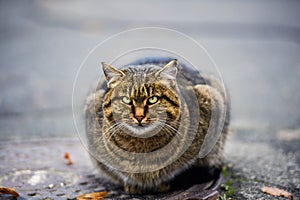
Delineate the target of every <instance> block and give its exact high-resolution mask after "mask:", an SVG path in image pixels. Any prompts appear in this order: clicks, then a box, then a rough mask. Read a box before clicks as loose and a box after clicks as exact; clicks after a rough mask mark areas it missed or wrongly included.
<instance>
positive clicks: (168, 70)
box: [155, 59, 178, 79]
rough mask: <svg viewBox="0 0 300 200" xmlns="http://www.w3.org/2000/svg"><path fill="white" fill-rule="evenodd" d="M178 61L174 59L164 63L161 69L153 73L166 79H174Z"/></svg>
mask: <svg viewBox="0 0 300 200" xmlns="http://www.w3.org/2000/svg"><path fill="white" fill-rule="evenodd" d="M177 66H178V61H177V59H174V60H172V61H170V62H169V63H168V64H166V65H165V66H164V67H163V68H162V69H161V70H159V71H158V72H156V73H155V75H156V76H160V77H165V78H167V79H176V75H177Z"/></svg>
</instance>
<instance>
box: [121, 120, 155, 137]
mask: <svg viewBox="0 0 300 200" xmlns="http://www.w3.org/2000/svg"><path fill="white" fill-rule="evenodd" d="M125 128H126V129H127V130H128V134H129V135H133V136H135V137H151V136H153V135H155V134H157V133H158V132H159V126H158V124H156V123H155V122H153V123H151V124H144V123H138V124H137V123H135V124H125Z"/></svg>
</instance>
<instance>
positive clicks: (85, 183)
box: [79, 181, 88, 185]
mask: <svg viewBox="0 0 300 200" xmlns="http://www.w3.org/2000/svg"><path fill="white" fill-rule="evenodd" d="M87 184H88V182H86V181H85V182H80V183H79V185H87Z"/></svg>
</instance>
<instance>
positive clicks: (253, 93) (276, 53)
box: [0, 0, 300, 141]
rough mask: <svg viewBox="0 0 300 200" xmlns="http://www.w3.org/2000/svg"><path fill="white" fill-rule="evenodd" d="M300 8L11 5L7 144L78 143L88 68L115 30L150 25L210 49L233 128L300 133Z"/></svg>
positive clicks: (5, 81) (6, 32) (6, 31)
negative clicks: (81, 82)
mask: <svg viewBox="0 0 300 200" xmlns="http://www.w3.org/2000/svg"><path fill="white" fill-rule="evenodd" d="M299 11H300V2H299V1H279V0H278V1H276V0H274V1H261V0H259V1H258V0H257V1H227V2H219V1H214V0H213V1H206V2H200V1H196V0H193V1H189V2H188V3H187V2H186V1H171V0H166V1H158V0H154V1H151V3H150V2H149V1H146V0H133V1H79V0H78V1H76V0H72V1H57V0H46V1H27V0H24V1H5V0H2V1H0V29H1V31H0V141H11V140H14V141H16V140H24V139H26V140H27V139H28V140H31V139H40V138H70V137H77V136H76V133H75V129H74V125H73V121H72V105H71V95H72V85H73V81H74V78H75V75H76V72H77V69H78V67H79V66H80V64H81V62H82V61H83V59H84V58H85V57H86V56H87V54H88V53H89V51H90V50H91V49H92V48H94V47H95V46H96V45H97V44H98V43H100V42H101V41H103V40H105V39H106V38H107V37H109V36H111V35H112V34H116V33H118V32H121V31H124V30H127V29H131V28H137V27H145V26H158V27H164V28H171V29H175V30H178V31H181V32H183V33H185V34H187V35H189V36H191V37H192V38H194V39H195V40H197V41H198V42H199V43H201V44H203V45H204V46H205V47H206V49H207V50H208V51H209V53H210V54H211V56H212V57H213V59H214V60H215V62H216V63H217V64H218V67H219V69H220V72H221V74H222V76H223V78H224V81H225V83H226V84H227V87H228V89H229V92H230V95H231V99H232V113H233V114H232V124H233V127H235V128H258V129H260V128H265V127H268V128H270V127H271V128H274V129H279V128H291V129H294V128H299V127H300V112H299V111H300V109H299V108H300V92H299V86H300V20H299V19H300V12H299ZM121 45H122V44H121ZM191 53H192V52H191ZM99 70H100V67H99Z"/></svg>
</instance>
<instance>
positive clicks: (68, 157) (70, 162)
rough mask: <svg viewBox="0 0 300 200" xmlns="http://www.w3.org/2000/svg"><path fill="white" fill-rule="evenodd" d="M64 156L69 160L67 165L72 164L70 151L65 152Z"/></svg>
mask: <svg viewBox="0 0 300 200" xmlns="http://www.w3.org/2000/svg"><path fill="white" fill-rule="evenodd" d="M64 158H65V159H66V160H67V165H72V164H73V161H72V160H71V157H70V154H69V153H67V152H66V153H65V155H64Z"/></svg>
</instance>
